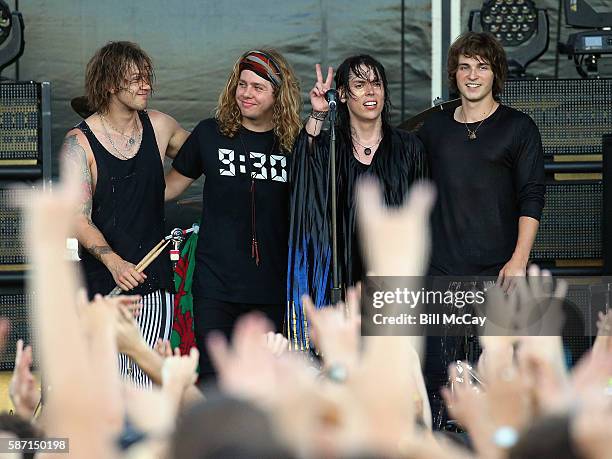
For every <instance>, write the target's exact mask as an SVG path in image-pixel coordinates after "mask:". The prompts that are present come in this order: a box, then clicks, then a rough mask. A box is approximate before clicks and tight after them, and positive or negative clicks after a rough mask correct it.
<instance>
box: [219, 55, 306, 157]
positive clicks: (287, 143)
mask: <svg viewBox="0 0 612 459" xmlns="http://www.w3.org/2000/svg"><path fill="white" fill-rule="evenodd" d="M261 51H263V52H265V53H266V54H268V55H269V56H271V57H272V59H274V61H275V63H276V64H277V65H278V68H279V69H280V71H281V84H280V87H275V86H274V85H272V87H273V88H274V106H273V114H272V122H273V124H274V134H275V135H276V137H277V139H278V141H279V142H280V146H281V149H282V150H284V151H285V152H287V153H288V152H290V151H291V149H292V148H293V142H294V141H295V139H296V137H297V135H298V133H299V132H300V129H301V128H302V123H301V121H300V111H301V110H302V98H301V96H300V85H299V83H298V80H297V78H296V76H295V73H294V72H293V69H292V68H291V67H290V66H289V64H288V63H287V61H286V60H285V58H284V57H283V56H282V55H281V54H280V53H279V52H278V51H276V50H274V49H262V50H261ZM250 52H251V51H249V52H247V53H245V54H243V55H242V56H240V58H239V59H238V60H237V61H236V63H235V64H234V68H233V69H232V72H231V73H230V76H229V79H228V80H227V83H226V85H225V88H224V89H223V92H221V95H220V96H219V102H218V104H217V108H216V110H215V118H216V119H217V121H218V123H219V129H220V130H221V133H222V134H223V135H225V136H228V137H234V136H235V135H236V134H237V133H238V130H239V129H240V126H241V123H242V115H241V114H240V108H238V103H237V102H236V97H235V96H236V88H237V87H238V80H239V79H240V61H241V60H242V58H243V57H245V56H246V55H247V54H249V53H250Z"/></svg>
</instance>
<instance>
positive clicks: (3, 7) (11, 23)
mask: <svg viewBox="0 0 612 459" xmlns="http://www.w3.org/2000/svg"><path fill="white" fill-rule="evenodd" d="M24 46H25V42H24V40H23V17H22V16H21V13H19V12H11V10H10V8H9V7H8V5H7V4H6V2H4V1H3V0H0V73H1V72H2V70H3V69H4V68H5V67H7V66H8V65H10V64H12V63H13V62H15V61H16V60H17V59H19V56H21V55H22V54H23V48H24Z"/></svg>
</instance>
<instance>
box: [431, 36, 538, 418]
mask: <svg viewBox="0 0 612 459" xmlns="http://www.w3.org/2000/svg"><path fill="white" fill-rule="evenodd" d="M506 75H507V63H506V56H505V53H504V49H503V48H502V46H501V45H500V43H499V42H498V41H497V40H496V39H495V38H494V37H493V36H492V35H490V34H485V33H473V32H469V33H466V34H464V35H462V36H461V37H459V38H458V39H457V40H456V41H455V43H454V44H453V45H452V46H451V48H450V50H449V53H448V78H449V83H450V86H451V89H453V90H454V91H456V92H458V93H459V94H460V96H461V106H460V107H458V108H457V109H456V110H451V111H440V112H436V113H435V114H433V115H431V116H430V117H429V118H428V119H427V120H426V122H425V124H424V125H423V127H422V128H421V130H420V131H419V137H420V138H421V140H422V141H423V144H424V145H425V149H426V151H427V156H428V161H429V170H430V172H431V178H432V180H433V181H434V183H435V184H436V187H437V189H438V200H437V202H436V206H435V207H434V211H433V213H432V258H431V264H430V269H429V273H430V274H431V275H434V276H436V275H437V276H441V275H451V276H474V275H481V276H499V278H500V281H503V282H504V287H508V286H509V282H510V278H511V277H513V276H524V275H525V271H526V267H527V262H528V260H529V253H530V252H531V247H532V246H533V242H534V240H535V237H536V233H537V231H538V226H539V220H540V216H541V214H542V209H543V207H544V191H545V190H544V160H543V153H542V142H541V138H540V133H539V131H538V128H537V127H536V125H535V124H534V122H533V121H532V120H531V118H530V117H529V116H528V115H526V114H524V113H522V112H519V111H518V110H515V109H513V108H510V107H507V106H505V105H501V104H500V103H499V94H500V93H501V92H502V90H503V85H504V82H505V80H506ZM469 342H470V340H469V339H468V338H467V337H446V338H444V337H443V338H436V337H430V338H429V339H428V341H427V357H426V362H425V373H426V375H427V386H428V392H429V395H430V399H431V400H430V403H431V406H432V414H433V417H434V424H435V425H436V426H437V427H441V426H442V425H443V420H444V417H445V415H444V408H443V403H442V402H441V400H440V399H439V397H438V395H437V394H438V388H439V387H440V386H441V385H444V384H445V382H446V368H447V366H448V364H449V363H450V362H451V361H454V360H457V359H461V360H466V357H467V360H474V359H475V358H476V357H477V356H476V355H473V352H472V350H471V349H472V346H471V345H469Z"/></svg>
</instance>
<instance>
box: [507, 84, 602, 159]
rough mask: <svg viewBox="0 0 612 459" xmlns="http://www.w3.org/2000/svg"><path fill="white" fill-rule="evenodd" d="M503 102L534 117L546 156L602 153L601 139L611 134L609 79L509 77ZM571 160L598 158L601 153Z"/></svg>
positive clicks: (549, 157) (550, 157)
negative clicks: (514, 78) (526, 78)
mask: <svg viewBox="0 0 612 459" xmlns="http://www.w3.org/2000/svg"><path fill="white" fill-rule="evenodd" d="M502 101H503V103H505V104H507V105H509V106H511V107H514V108H516V109H517V110H520V111H522V112H525V113H527V114H528V115H529V116H531V118H533V120H534V121H535V123H536V124H537V126H538V128H539V129H540V134H541V135H542V145H543V147H544V155H545V156H546V157H547V158H548V159H552V157H553V156H558V155H582V156H584V155H601V153H602V142H601V138H602V136H603V135H605V134H610V133H612V104H611V103H610V101H612V79H610V78H607V79H606V78H601V79H573V80H570V79H567V80H510V81H507V82H506V85H505V88H504V92H503V94H502ZM568 159H569V158H568ZM572 160H573V161H601V156H597V157H596V158H576V159H573V158H572Z"/></svg>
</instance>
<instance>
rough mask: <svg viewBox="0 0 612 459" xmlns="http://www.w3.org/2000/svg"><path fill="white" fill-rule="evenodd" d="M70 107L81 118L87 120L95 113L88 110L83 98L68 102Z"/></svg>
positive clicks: (85, 99)
mask: <svg viewBox="0 0 612 459" xmlns="http://www.w3.org/2000/svg"><path fill="white" fill-rule="evenodd" d="M70 106H71V107H72V109H73V110H74V111H75V112H76V113H77V115H79V116H80V117H81V118H88V117H90V116H91V115H93V113H94V112H95V110H92V109H91V108H89V104H88V103H87V97H85V96H79V97H75V98H74V99H72V100H71V101H70Z"/></svg>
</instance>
